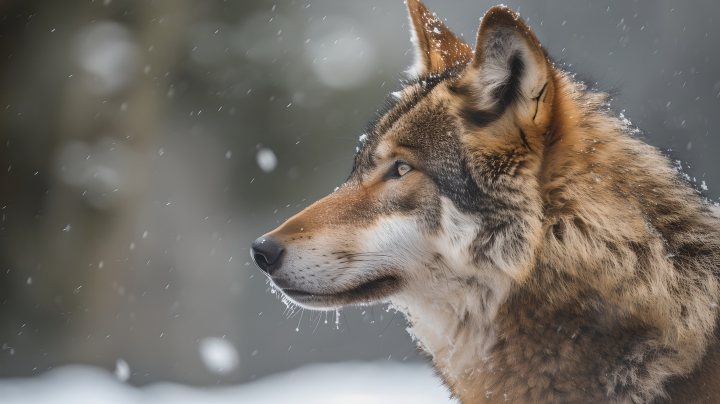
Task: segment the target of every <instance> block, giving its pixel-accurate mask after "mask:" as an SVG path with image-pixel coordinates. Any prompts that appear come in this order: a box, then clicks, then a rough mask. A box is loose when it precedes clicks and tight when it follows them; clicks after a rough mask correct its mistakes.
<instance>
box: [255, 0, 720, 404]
mask: <svg viewBox="0 0 720 404" xmlns="http://www.w3.org/2000/svg"><path fill="white" fill-rule="evenodd" d="M407 4H408V8H409V11H410V20H411V22H412V27H413V29H412V36H413V42H414V44H415V46H416V61H415V64H414V66H413V68H412V70H411V71H410V74H411V76H412V78H413V79H412V80H411V81H409V82H408V83H407V85H406V86H405V87H404V88H403V89H402V90H401V91H400V92H399V94H398V97H397V100H396V102H395V103H394V104H393V105H392V107H391V108H389V109H388V111H387V113H385V114H384V115H383V116H382V117H380V118H379V119H378V120H377V121H376V122H373V123H372V124H371V125H370V127H369V128H368V131H367V134H368V135H367V137H366V138H365V139H363V142H362V144H361V147H360V150H359V152H358V154H357V156H356V159H355V164H354V167H353V171H352V174H351V175H350V178H349V179H348V181H347V182H346V183H345V184H343V185H342V186H341V187H340V188H339V189H338V190H337V191H336V192H334V193H333V194H331V195H329V196H327V197H326V198H324V199H322V200H320V201H318V202H316V203H315V204H313V205H311V206H310V207H308V208H307V209H305V210H304V211H303V212H301V213H299V214H298V215H296V216H294V217H292V218H291V219H289V220H288V221H287V222H285V223H284V224H283V225H282V226H280V227H279V228H277V229H276V230H274V231H272V232H270V233H268V234H267V235H265V236H264V237H261V238H259V239H258V240H256V241H255V243H253V259H254V260H255V262H256V263H257V264H258V266H259V267H260V268H261V269H262V270H263V271H264V272H265V273H266V274H267V275H268V277H269V278H270V279H271V281H272V282H273V283H274V284H275V285H276V286H277V287H278V288H279V289H280V290H282V291H283V293H285V294H286V295H287V296H288V297H289V298H290V299H292V300H294V301H295V302H297V303H298V304H300V305H302V306H304V307H308V308H317V309H330V308H334V307H338V306H342V305H347V304H369V303H373V302H377V301H390V302H392V304H393V305H395V307H397V308H398V309H400V310H401V311H403V312H404V313H405V314H406V316H407V318H408V319H409V321H410V323H411V324H412V326H411V327H410V328H409V332H411V333H412V334H413V335H414V336H415V337H416V338H417V340H418V341H419V344H420V345H421V346H422V347H423V348H424V349H425V351H426V352H427V353H428V354H430V355H431V356H432V357H433V362H434V364H435V366H436V367H437V369H438V373H439V374H440V375H441V376H442V378H443V379H444V381H445V382H446V384H447V386H448V387H449V388H450V389H451V391H452V393H453V394H454V395H455V396H456V397H458V398H459V399H460V400H461V401H462V402H463V403H476V402H482V403H485V402H486V403H496V402H498V403H499V402H506V401H508V402H520V403H650V402H652V403H662V402H676V403H700V402H713V403H715V402H720V343H719V342H718V331H717V320H718V310H717V302H718V300H719V299H720V284H719V282H718V271H719V270H720V218H719V216H720V215H719V213H718V209H717V208H716V207H713V206H710V205H709V204H708V203H706V202H705V201H704V200H703V199H702V198H701V197H700V196H699V195H697V194H696V193H695V192H694V191H693V190H692V189H691V188H690V187H688V186H687V185H686V184H685V183H684V182H683V181H682V179H680V178H679V177H678V175H677V173H676V172H675V171H674V170H673V168H672V167H671V165H670V163H669V161H668V159H667V158H666V157H664V156H663V155H661V154H660V153H659V152H658V150H656V149H655V148H653V147H651V146H648V145H646V144H644V143H642V142H640V141H639V140H637V139H635V138H633V137H631V136H630V132H631V128H629V127H628V126H626V125H625V124H624V123H622V122H621V121H620V120H618V119H617V118H615V117H614V115H613V114H612V113H611V111H609V110H608V109H607V101H608V100H607V98H608V96H607V95H606V94H603V93H597V92H591V91H588V89H587V88H585V86H584V85H583V84H582V83H576V82H574V81H573V80H572V79H571V77H570V76H569V75H568V74H566V73H565V72H563V71H561V70H559V69H558V68H556V67H555V66H554V65H553V64H552V62H550V61H549V59H548V57H547V55H546V53H545V51H544V50H543V48H542V47H541V46H540V44H539V42H538V40H537V38H536V37H535V36H534V35H533V33H532V32H531V31H530V29H529V28H528V27H527V25H526V24H525V23H524V22H523V20H522V19H521V18H519V16H518V15H517V14H515V13H514V12H512V11H511V10H509V9H507V8H505V7H500V6H498V7H493V8H491V9H490V10H489V11H488V12H487V13H486V14H485V16H484V17H483V20H482V24H481V25H480V29H479V32H478V37H477V41H476V44H475V48H474V51H473V50H472V49H471V48H470V47H469V46H468V45H466V44H465V43H464V42H463V41H462V40H460V39H458V38H457V37H456V36H455V35H454V34H452V32H450V31H449V30H448V29H447V27H445V25H444V24H443V23H442V22H441V21H440V20H439V19H438V18H436V17H435V16H434V15H433V14H431V13H430V12H429V11H428V10H427V9H426V8H425V6H424V5H423V4H422V3H420V2H419V1H417V0H408V1H407Z"/></svg>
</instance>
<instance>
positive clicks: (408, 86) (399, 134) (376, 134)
mask: <svg viewBox="0 0 720 404" xmlns="http://www.w3.org/2000/svg"><path fill="white" fill-rule="evenodd" d="M464 67H465V66H456V67H454V68H451V69H448V70H446V71H445V72H443V73H440V74H431V75H428V76H426V77H421V78H417V79H415V80H412V81H409V82H407V83H405V85H404V86H403V87H402V88H401V89H400V90H399V91H397V92H395V93H393V94H390V95H389V96H388V97H386V100H385V102H384V103H385V105H384V108H383V109H382V110H379V111H378V114H377V117H376V118H375V119H374V120H373V121H371V122H370V123H369V124H368V126H367V128H366V130H365V134H363V135H362V136H361V137H360V145H359V147H358V149H357V153H356V154H355V159H354V162H353V167H352V171H351V173H350V176H349V178H348V181H360V182H362V179H363V176H364V175H366V174H368V173H370V172H372V171H374V170H376V169H377V168H378V165H379V164H380V163H381V162H382V161H383V160H394V159H399V160H401V161H404V159H403V158H401V156H400V154H399V153H398V151H399V150H404V151H405V152H406V153H409V154H412V155H413V156H414V157H415V159H414V161H412V162H408V163H412V165H413V168H415V169H419V170H422V172H423V173H425V175H427V176H428V177H429V178H430V179H431V180H432V181H433V183H434V184H435V185H436V186H437V187H438V188H439V189H440V191H441V194H442V195H443V196H446V197H448V198H450V199H451V200H452V201H453V202H454V203H455V205H457V207H458V208H460V209H461V210H463V211H473V210H476V207H477V205H478V201H479V198H480V197H481V194H482V193H481V192H480V189H479V188H478V187H477V185H476V184H475V182H474V181H473V180H472V177H471V174H470V165H469V156H468V154H467V153H468V152H467V150H466V148H465V147H463V145H462V142H461V139H460V131H461V126H460V123H459V122H458V120H457V118H456V117H455V115H454V114H453V112H452V109H453V107H452V105H451V103H452V102H455V101H457V100H452V99H451V93H452V92H453V85H454V84H455V83H456V81H457V79H459V78H460V75H461V72H462V68H464Z"/></svg>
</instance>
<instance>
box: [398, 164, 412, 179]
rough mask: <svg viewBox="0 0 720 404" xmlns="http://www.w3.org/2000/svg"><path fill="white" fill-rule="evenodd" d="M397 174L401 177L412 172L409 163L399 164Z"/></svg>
mask: <svg viewBox="0 0 720 404" xmlns="http://www.w3.org/2000/svg"><path fill="white" fill-rule="evenodd" d="M396 167H397V173H398V175H399V176H400V177H402V176H403V175H405V174H407V173H408V172H409V171H410V170H412V167H410V165H409V164H407V163H398V164H397V166H396Z"/></svg>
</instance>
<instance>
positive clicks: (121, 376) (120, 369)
mask: <svg viewBox="0 0 720 404" xmlns="http://www.w3.org/2000/svg"><path fill="white" fill-rule="evenodd" d="M115 377H117V379H118V380H120V381H121V382H126V381H127V379H129V378H130V365H128V363H127V362H125V360H124V359H122V358H119V359H118V360H117V361H116V362H115Z"/></svg>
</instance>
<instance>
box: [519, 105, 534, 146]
mask: <svg viewBox="0 0 720 404" xmlns="http://www.w3.org/2000/svg"><path fill="white" fill-rule="evenodd" d="M536 113H537V112H536ZM533 119H534V118H533ZM520 139H522V141H523V143H525V147H527V148H528V150H530V151H532V147H530V144H528V141H527V137H525V132H523V130H522V129H520Z"/></svg>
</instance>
